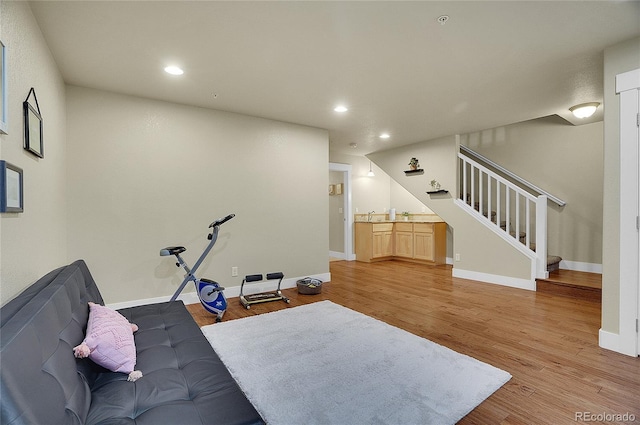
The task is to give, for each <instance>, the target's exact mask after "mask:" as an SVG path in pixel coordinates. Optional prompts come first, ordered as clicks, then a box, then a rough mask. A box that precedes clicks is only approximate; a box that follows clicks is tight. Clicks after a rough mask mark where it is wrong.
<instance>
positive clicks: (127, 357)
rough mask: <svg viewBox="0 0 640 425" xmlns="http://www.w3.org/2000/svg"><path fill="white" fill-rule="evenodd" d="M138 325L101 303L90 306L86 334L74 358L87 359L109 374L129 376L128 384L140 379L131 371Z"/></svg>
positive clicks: (74, 351) (134, 359)
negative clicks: (109, 372)
mask: <svg viewBox="0 0 640 425" xmlns="http://www.w3.org/2000/svg"><path fill="white" fill-rule="evenodd" d="M137 330H138V326H136V325H134V324H132V323H129V321H128V320H127V319H126V318H125V317H124V316H123V315H121V314H120V313H118V312H117V311H114V310H111V309H110V308H107V307H104V306H102V305H100V304H95V303H91V302H90V303H89V322H88V323H87V334H86V336H85V338H84V341H82V344H80V345H78V346H77V347H74V348H73V354H74V355H75V356H76V357H77V358H85V357H89V358H90V359H91V360H93V362H95V363H97V364H99V365H100V366H102V367H104V368H106V369H109V370H110V371H112V372H123V373H128V374H129V378H128V380H129V381H135V380H136V379H138V378H141V377H142V372H140V371H138V370H133V369H134V367H135V365H136V346H135V342H134V340H133V333H134V332H135V331H137Z"/></svg>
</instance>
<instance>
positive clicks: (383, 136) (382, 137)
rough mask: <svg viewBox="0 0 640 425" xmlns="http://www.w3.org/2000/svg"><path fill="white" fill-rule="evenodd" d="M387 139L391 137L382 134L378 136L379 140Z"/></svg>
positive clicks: (387, 134)
mask: <svg viewBox="0 0 640 425" xmlns="http://www.w3.org/2000/svg"><path fill="white" fill-rule="evenodd" d="M389 137H391V136H389V133H382V134H381V135H380V138H381V139H388V138H389Z"/></svg>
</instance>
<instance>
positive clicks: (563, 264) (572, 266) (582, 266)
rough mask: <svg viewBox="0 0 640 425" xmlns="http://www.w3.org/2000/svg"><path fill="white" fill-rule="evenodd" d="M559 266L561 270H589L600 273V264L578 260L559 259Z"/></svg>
mask: <svg viewBox="0 0 640 425" xmlns="http://www.w3.org/2000/svg"><path fill="white" fill-rule="evenodd" d="M560 268H561V269H563V270H573V271H576V272H589V273H599V274H602V264H598V263H583V262H580V261H565V260H562V261H560Z"/></svg>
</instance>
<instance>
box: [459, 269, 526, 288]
mask: <svg viewBox="0 0 640 425" xmlns="http://www.w3.org/2000/svg"><path fill="white" fill-rule="evenodd" d="M452 276H453V277H459V278H461V279H471V280H477V281H480V282H486V283H493V284H496V285H502V286H510V287H512V288H519V289H527V290H529V291H535V290H536V281H535V280H529V279H520V278H517V277H509V276H501V275H496V274H489V273H481V272H474V271H470V270H461V269H457V268H455V267H454V268H453V270H452Z"/></svg>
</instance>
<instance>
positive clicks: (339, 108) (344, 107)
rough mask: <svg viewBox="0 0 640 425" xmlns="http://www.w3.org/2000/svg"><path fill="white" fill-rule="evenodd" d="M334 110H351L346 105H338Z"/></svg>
mask: <svg viewBox="0 0 640 425" xmlns="http://www.w3.org/2000/svg"><path fill="white" fill-rule="evenodd" d="M333 110H334V111H336V112H347V111H348V110H349V108H347V107H346V106H344V105H338V106H336V107H335V108H333Z"/></svg>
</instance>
